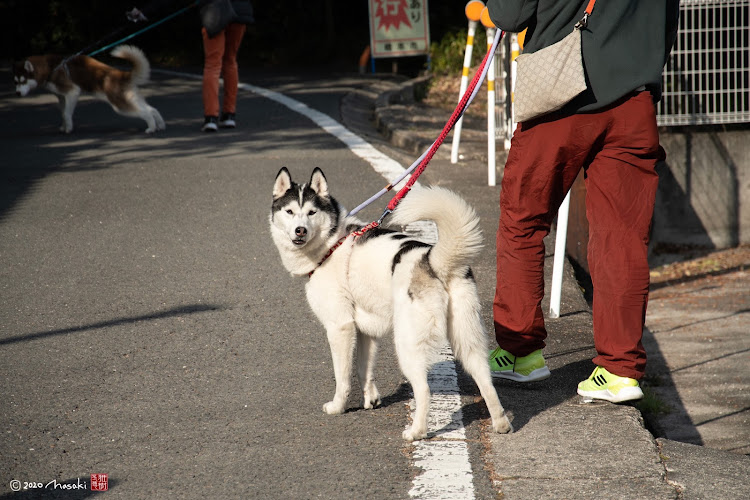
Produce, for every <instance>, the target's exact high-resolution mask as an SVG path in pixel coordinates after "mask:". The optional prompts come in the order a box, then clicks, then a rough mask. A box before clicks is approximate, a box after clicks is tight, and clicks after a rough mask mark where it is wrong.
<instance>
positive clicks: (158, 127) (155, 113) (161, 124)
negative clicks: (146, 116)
mask: <svg viewBox="0 0 750 500" xmlns="http://www.w3.org/2000/svg"><path fill="white" fill-rule="evenodd" d="M146 106H148V110H149V111H150V112H151V116H153V117H154V120H155V121H156V130H164V129H165V128H167V124H166V123H164V118H162V117H161V113H159V111H158V110H157V109H156V108H154V107H153V106H149V105H148V104H146Z"/></svg>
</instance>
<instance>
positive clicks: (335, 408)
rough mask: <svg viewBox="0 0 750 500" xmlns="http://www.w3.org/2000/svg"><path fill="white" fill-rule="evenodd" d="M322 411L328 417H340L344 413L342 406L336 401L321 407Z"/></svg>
mask: <svg viewBox="0 0 750 500" xmlns="http://www.w3.org/2000/svg"><path fill="white" fill-rule="evenodd" d="M323 411H324V412H326V413H327V414H329V415H341V414H342V413H344V405H343V404H339V403H337V402H336V401H329V402H327V403H326V404H324V405H323Z"/></svg>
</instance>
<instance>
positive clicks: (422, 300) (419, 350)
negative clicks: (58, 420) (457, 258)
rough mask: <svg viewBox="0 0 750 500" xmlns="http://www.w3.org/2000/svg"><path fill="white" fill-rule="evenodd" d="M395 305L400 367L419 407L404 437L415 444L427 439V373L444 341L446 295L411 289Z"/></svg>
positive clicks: (433, 291)
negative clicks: (417, 441)
mask: <svg viewBox="0 0 750 500" xmlns="http://www.w3.org/2000/svg"><path fill="white" fill-rule="evenodd" d="M422 283H424V282H422ZM441 288H442V285H441ZM394 304H395V306H394V325H393V328H394V343H395V345H396V353H397V354H398V364H399V366H400V367H401V371H402V372H403V374H404V375H405V376H406V379H407V380H408V381H409V383H410V384H411V388H412V391H414V403H415V406H416V409H415V411H414V416H413V421H412V425H411V427H409V428H408V429H406V430H404V432H403V434H402V435H403V437H404V439H406V440H407V441H416V440H419V439H424V438H426V437H427V415H428V414H429V411H430V399H431V394H430V386H429V384H428V382H427V373H428V372H429V370H430V366H432V364H433V362H434V361H435V360H436V359H437V356H436V354H437V352H438V350H439V348H440V346H441V345H442V344H443V343H444V342H445V334H446V332H445V329H446V312H445V310H446V307H447V297H445V293H444V292H442V293H441V292H440V291H437V292H436V291H435V290H434V289H433V290H430V289H427V288H422V289H421V290H420V291H419V292H412V291H411V290H408V293H407V294H406V296H404V297H395V298H394Z"/></svg>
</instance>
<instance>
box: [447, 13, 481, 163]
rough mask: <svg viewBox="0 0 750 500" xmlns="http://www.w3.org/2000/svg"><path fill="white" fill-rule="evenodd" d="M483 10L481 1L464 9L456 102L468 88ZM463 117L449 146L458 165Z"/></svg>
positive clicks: (457, 124) (452, 157)
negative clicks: (466, 27) (464, 33)
mask: <svg viewBox="0 0 750 500" xmlns="http://www.w3.org/2000/svg"><path fill="white" fill-rule="evenodd" d="M482 9H484V2H482V1H481V0H469V2H468V3H467V4H466V7H464V13H465V14H466V17H467V18H468V19H469V32H468V34H467V36H466V50H465V51H464V67H463V70H462V71H461V85H460V88H459V91H458V101H459V102H460V101H461V98H462V97H463V96H464V93H465V92H466V87H468V86H469V70H470V69H471V54H472V52H473V51H474V36H475V35H476V33H477V23H478V22H479V16H480V15H481V13H482ZM463 122H464V117H463V115H461V117H460V118H459V119H458V121H456V124H455V125H454V126H453V143H452V144H451V163H458V145H459V143H460V142H461V127H462V126H463Z"/></svg>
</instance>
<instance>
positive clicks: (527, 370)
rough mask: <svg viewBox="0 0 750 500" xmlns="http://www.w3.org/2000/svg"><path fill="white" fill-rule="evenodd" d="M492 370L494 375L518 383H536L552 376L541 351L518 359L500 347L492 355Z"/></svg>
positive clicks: (538, 350)
mask: <svg viewBox="0 0 750 500" xmlns="http://www.w3.org/2000/svg"><path fill="white" fill-rule="evenodd" d="M490 370H491V371H492V374H493V375H496V376H498V377H501V378H507V379H508V380H515V381H516V382H535V381H537V380H544V379H545V378H548V377H549V376H550V375H552V374H551V373H550V371H549V368H547V364H546V363H545V362H544V356H542V350H541V349H537V350H536V351H534V352H532V353H531V354H529V355H527V356H523V357H520V358H517V357H516V356H514V355H513V354H511V353H509V352H508V351H506V350H505V349H503V348H502V347H498V348H497V349H495V350H494V351H492V352H491V353H490Z"/></svg>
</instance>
